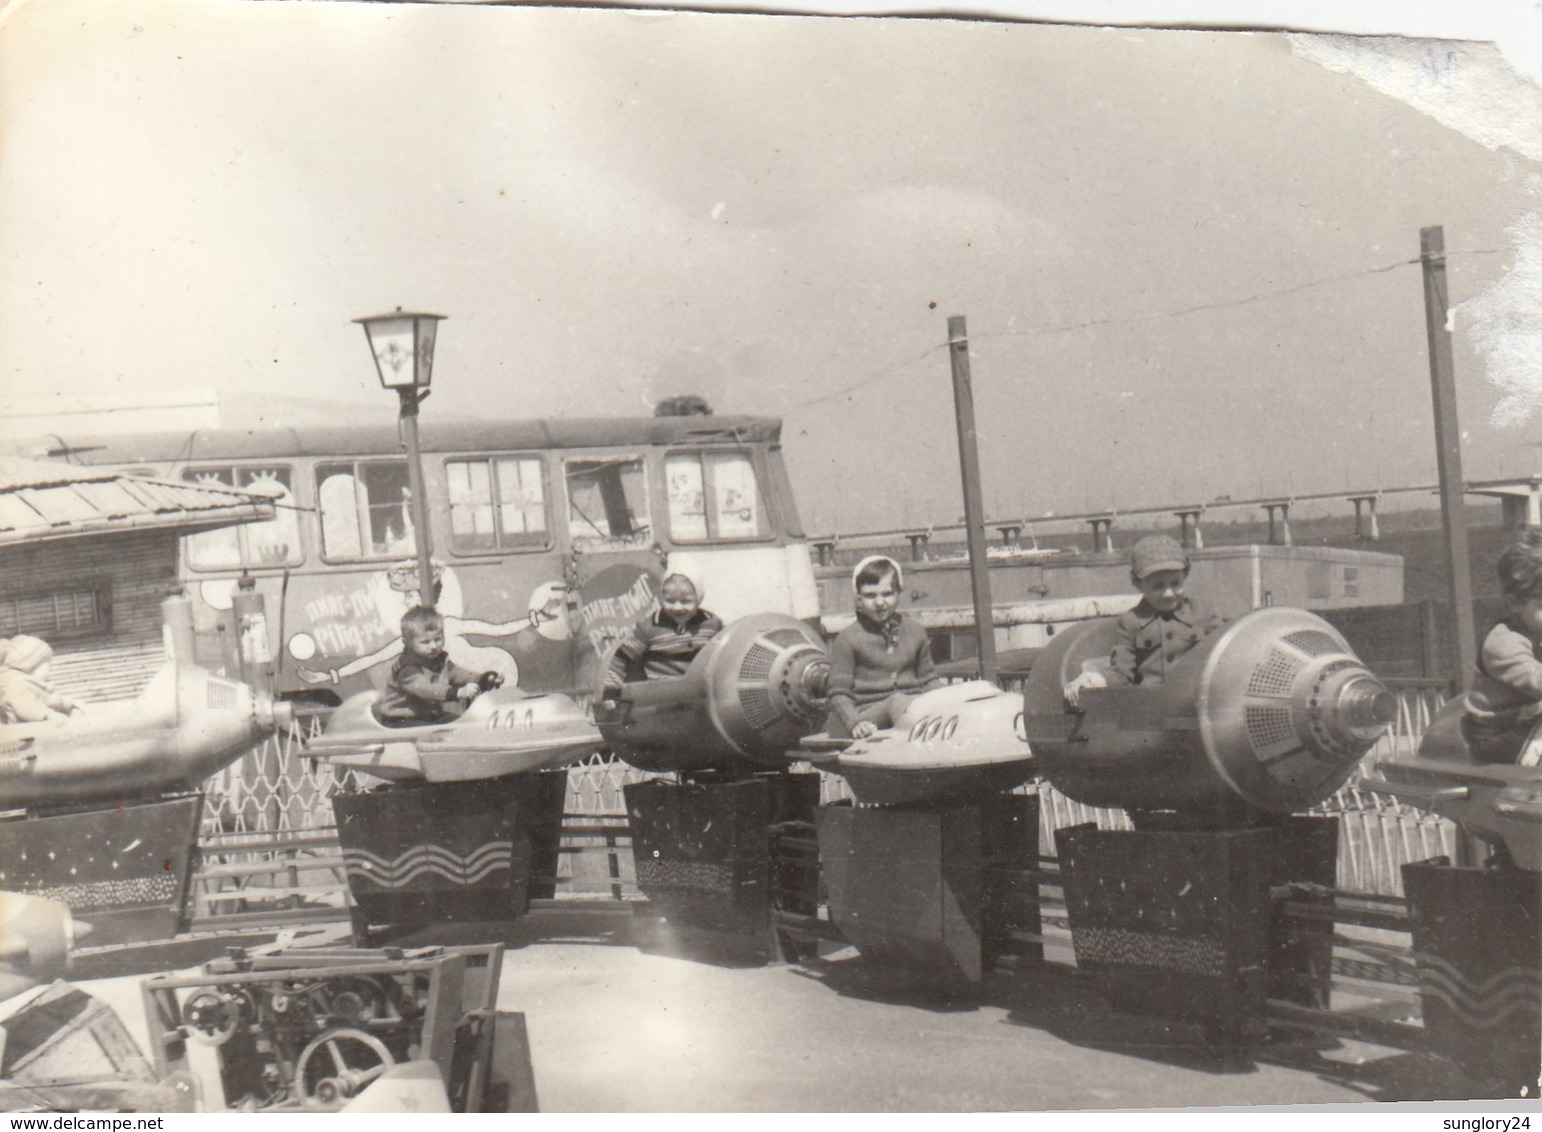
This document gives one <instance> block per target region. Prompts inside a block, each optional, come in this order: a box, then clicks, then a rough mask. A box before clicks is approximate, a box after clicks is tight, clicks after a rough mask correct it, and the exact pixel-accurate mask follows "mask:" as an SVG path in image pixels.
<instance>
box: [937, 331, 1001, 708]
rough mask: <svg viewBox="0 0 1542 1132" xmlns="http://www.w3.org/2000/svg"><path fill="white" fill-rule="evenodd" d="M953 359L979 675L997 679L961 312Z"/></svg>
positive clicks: (951, 346)
mask: <svg viewBox="0 0 1542 1132" xmlns="http://www.w3.org/2000/svg"><path fill="white" fill-rule="evenodd" d="M948 353H949V356H950V357H951V359H952V362H953V413H954V416H955V417H956V419H957V421H958V463H959V470H960V471H961V472H962V474H963V477H964V527H965V533H966V534H967V536H968V541H969V583H970V589H971V590H972V591H973V593H974V631H975V640H976V641H977V642H978V654H979V659H980V679H982V680H989V681H991V683H995V682H996V620H995V616H994V614H993V612H992V609H991V579H990V568H989V564H988V562H987V560H986V554H985V508H984V504H983V502H982V500H981V498H980V451H979V446H978V445H977V444H976V442H975V427H974V389H973V387H972V386H971V385H970V382H969V332H968V330H966V329H965V327H964V316H963V315H954V316H953V317H952V318H950V319H948Z"/></svg>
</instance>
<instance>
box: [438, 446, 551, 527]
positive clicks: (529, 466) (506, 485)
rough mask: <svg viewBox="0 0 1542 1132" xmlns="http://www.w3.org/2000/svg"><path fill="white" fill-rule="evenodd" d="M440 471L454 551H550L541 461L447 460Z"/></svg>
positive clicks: (524, 458)
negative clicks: (447, 490) (445, 485)
mask: <svg viewBox="0 0 1542 1132" xmlns="http://www.w3.org/2000/svg"><path fill="white" fill-rule="evenodd" d="M444 470H445V478H446V479H447V480H448V482H449V488H450V538H451V540H452V542H453V543H454V545H455V549H457V550H495V549H498V548H500V547H516V548H517V547H545V546H547V545H549V543H550V540H549V539H548V538H547V526H546V483H545V480H544V478H543V476H542V474H541V460H540V457H538V456H515V457H509V458H490V459H483V460H449V461H447V462H446V463H445V465H444Z"/></svg>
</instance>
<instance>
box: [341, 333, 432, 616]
mask: <svg viewBox="0 0 1542 1132" xmlns="http://www.w3.org/2000/svg"><path fill="white" fill-rule="evenodd" d="M443 319H444V315H442V314H416V313H413V312H404V311H403V310H402V308H401V307H397V308H396V309H395V310H394V311H392V312H391V313H390V314H377V315H375V316H374V317H372V318H356V319H354V320H353V321H355V322H357V323H361V324H363V326H364V336H365V338H367V339H368V340H369V350H370V353H371V354H373V355H374V356H375V369H376V371H377V372H378V373H379V374H380V384H381V386H382V387H383V388H386V389H394V390H396V395H397V397H398V398H400V402H401V433H402V437H403V439H404V440H406V442H407V484H408V487H409V489H410V490H411V492H412V526H413V531H414V536H415V541H416V542H417V544H418V604H420V605H422V606H423V607H424V608H425V609H432V608H433V607H434V602H435V600H436V598H437V597H438V595H437V594H435V593H434V570H433V557H432V556H433V546H432V540H431V539H430V537H429V531H428V494H427V493H426V492H425V491H424V490H423V455H422V453H421V451H420V450H419V448H418V404H419V403H420V402H421V401H422V400H423V399H424V398H425V397H427V396H428V392H429V390H428V383H429V382H430V381H432V380H433V376H434V338H435V336H436V335H437V333H438V330H439V323H440V322H441V321H442V320H443Z"/></svg>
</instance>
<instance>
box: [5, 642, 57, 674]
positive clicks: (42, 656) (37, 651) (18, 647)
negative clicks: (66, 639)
mask: <svg viewBox="0 0 1542 1132" xmlns="http://www.w3.org/2000/svg"><path fill="white" fill-rule="evenodd" d="M53 655H54V650H53V649H52V648H50V647H49V645H48V642H47V641H40V640H38V638H36V637H28V636H20V637H12V638H11V640H10V642H9V644H7V646H6V649H5V663H6V667H8V668H14V669H16V670H17V671H19V672H33V671H35V670H36V669H37V667H38V665H40V664H46V663H47V662H48V661H50V660H52V659H53Z"/></svg>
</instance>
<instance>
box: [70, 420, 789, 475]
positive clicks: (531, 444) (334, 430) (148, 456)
mask: <svg viewBox="0 0 1542 1132" xmlns="http://www.w3.org/2000/svg"><path fill="white" fill-rule="evenodd" d="M419 430H420V438H421V444H422V447H423V451H424V452H481V451H535V450H540V449H547V448H625V447H633V446H636V447H647V448H653V447H659V446H661V445H672V444H732V443H736V442H737V443H743V442H746V441H771V442H775V441H776V440H778V439H779V438H780V436H781V432H782V422H781V420H780V419H778V418H776V417H743V416H735V417H716V416H692V417H589V418H574V419H556V420H534V421H533V420H510V421H497V420H478V421H466V420H461V421H444V420H440V421H435V420H434V419H433V417H432V415H431V414H430V415H427V416H424V417H421V418H420V423H419ZM51 439H54V440H57V439H58V438H57V437H55V438H51ZM67 449H68V451H69V452H70V453H72V454H75V455H76V456H77V457H78V458H81V459H83V460H84V462H86V463H90V464H127V463H174V464H185V463H201V462H206V461H209V460H239V459H264V458H274V459H278V458H294V457H299V456H372V455H388V454H389V455H395V454H397V453H399V452H400V451H401V440H400V438H399V436H398V434H397V429H396V426H395V425H394V424H379V425H373V424H372V425H338V426H332V427H315V428H257V429H236V428H221V429H207V428H201V429H194V430H191V431H184V432H161V433H129V434H123V435H119V436H107V437H92V438H85V437H71V438H69V439H68V445H67Z"/></svg>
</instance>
